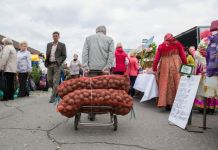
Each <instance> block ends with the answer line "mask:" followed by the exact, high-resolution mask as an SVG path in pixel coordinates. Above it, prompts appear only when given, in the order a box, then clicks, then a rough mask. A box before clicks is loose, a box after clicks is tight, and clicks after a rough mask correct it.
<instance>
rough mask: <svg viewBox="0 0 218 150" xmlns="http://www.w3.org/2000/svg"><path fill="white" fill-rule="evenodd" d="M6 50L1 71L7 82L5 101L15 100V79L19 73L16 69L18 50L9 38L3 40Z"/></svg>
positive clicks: (2, 58)
mask: <svg viewBox="0 0 218 150" xmlns="http://www.w3.org/2000/svg"><path fill="white" fill-rule="evenodd" d="M2 43H3V44H4V48H3V50H2V52H1V55H0V70H1V71H3V72H4V76H5V78H6V82H7V89H6V90H5V91H4V98H3V100H4V101H7V100H13V99H14V79H15V74H16V71H17V68H16V60H17V57H16V50H15V48H14V46H13V41H12V40H11V39H9V38H4V39H3V40H2Z"/></svg>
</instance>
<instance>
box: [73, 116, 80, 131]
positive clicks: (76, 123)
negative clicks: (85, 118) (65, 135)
mask: <svg viewBox="0 0 218 150" xmlns="http://www.w3.org/2000/svg"><path fill="white" fill-rule="evenodd" d="M78 124H79V115H78V114H76V115H75V119H74V130H78Z"/></svg>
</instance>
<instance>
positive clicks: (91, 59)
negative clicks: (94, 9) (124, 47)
mask: <svg viewBox="0 0 218 150" xmlns="http://www.w3.org/2000/svg"><path fill="white" fill-rule="evenodd" d="M82 64H83V67H84V69H85V72H86V73H88V75H89V76H90V77H93V76H98V75H102V74H103V73H105V72H109V71H110V69H111V67H113V65H114V41H113V39H112V38H111V37H109V36H106V27H105V26H99V27H97V28H96V34H94V35H91V36H88V37H87V38H86V41H85V44H84V47H83V52H82ZM88 118H89V119H90V120H91V121H93V120H94V119H95V115H94V114H92V113H91V114H89V117H88Z"/></svg>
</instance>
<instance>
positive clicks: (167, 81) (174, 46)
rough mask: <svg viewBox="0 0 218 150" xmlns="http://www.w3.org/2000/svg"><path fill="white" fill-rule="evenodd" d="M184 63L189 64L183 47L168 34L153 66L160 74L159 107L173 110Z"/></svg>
mask: <svg viewBox="0 0 218 150" xmlns="http://www.w3.org/2000/svg"><path fill="white" fill-rule="evenodd" d="M159 62H160V63H159ZM182 63H184V64H187V59H186V56H185V52H184V49H183V46H182V45H181V44H180V43H179V42H178V41H177V40H176V39H175V38H174V37H173V35H172V34H170V33H168V34H166V35H165V37H164V42H163V43H162V44H161V45H159V47H158V50H157V53H156V55H155V60H154V64H153V71H154V72H158V73H156V74H157V78H158V84H159V99H158V104H157V106H158V107H165V108H166V109H167V110H169V109H170V108H171V106H172V104H173V102H174V99H175V96H176V92H177V88H178V84H179V80H180V73H179V68H180V66H181V64H182ZM158 64H159V67H158ZM157 70H158V71H157Z"/></svg>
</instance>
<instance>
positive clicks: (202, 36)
mask: <svg viewBox="0 0 218 150" xmlns="http://www.w3.org/2000/svg"><path fill="white" fill-rule="evenodd" d="M209 36H211V32H210V30H204V31H203V32H201V34H200V38H201V40H202V39H204V38H206V37H209Z"/></svg>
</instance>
